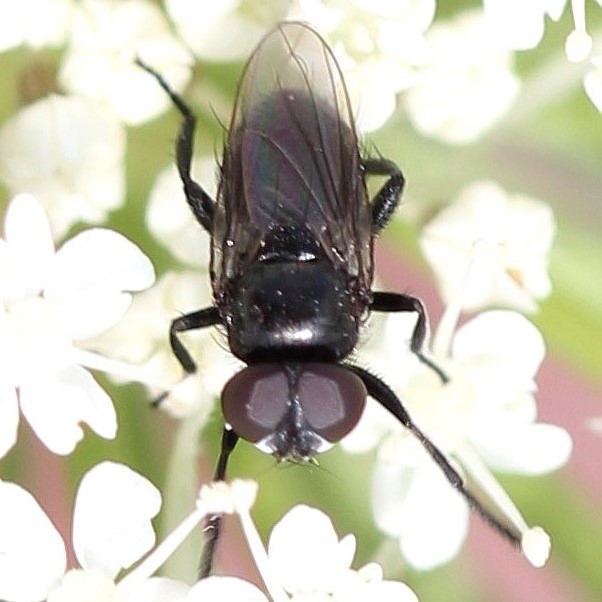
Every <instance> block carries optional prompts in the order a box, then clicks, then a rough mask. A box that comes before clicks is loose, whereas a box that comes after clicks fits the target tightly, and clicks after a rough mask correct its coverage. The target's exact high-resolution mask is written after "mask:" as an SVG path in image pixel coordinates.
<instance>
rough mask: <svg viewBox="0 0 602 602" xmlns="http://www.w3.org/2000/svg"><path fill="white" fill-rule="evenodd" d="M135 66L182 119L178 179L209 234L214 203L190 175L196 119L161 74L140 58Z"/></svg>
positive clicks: (199, 220) (177, 156) (189, 202)
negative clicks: (157, 85) (160, 92)
mask: <svg viewBox="0 0 602 602" xmlns="http://www.w3.org/2000/svg"><path fill="white" fill-rule="evenodd" d="M136 64H137V65H138V66H140V67H142V69H144V70H145V71H146V72H147V73H149V74H150V75H152V76H153V77H154V78H155V79H156V80H157V83H158V84H159V85H160V86H161V87H162V88H163V89H164V90H165V92H166V93H167V94H168V95H169V97H170V98H171V100H172V102H173V103H174V105H175V106H176V108H177V109H178V111H180V114H181V115H182V117H183V121H182V127H181V128H180V132H179V134H178V139H177V141H176V165H177V167H178V173H179V174H180V179H181V180H182V184H183V185H184V193H185V194H186V200H187V201H188V204H189V205H190V208H191V209H192V212H193V213H194V217H195V218H196V220H197V221H198V222H199V223H200V224H201V226H203V228H205V230H207V232H209V234H211V231H212V223H213V213H214V211H215V203H214V201H213V199H212V198H211V197H210V196H209V195H208V194H207V193H206V192H205V190H204V189H203V187H202V186H201V185H200V184H198V183H197V182H195V181H194V180H193V179H192V176H191V175H190V166H191V163H192V147H193V141H194V130H195V127H196V117H195V116H194V113H193V112H192V111H191V110H190V108H189V107H188V105H187V104H186V103H185V102H184V101H183V100H182V99H181V98H180V97H179V96H178V95H177V94H176V93H175V92H174V91H173V90H172V89H171V87H170V86H169V84H168V83H167V82H166V81H165V79H164V78H163V76H162V75H161V74H159V73H158V72H157V71H155V70H154V69H153V68H152V67H150V66H149V65H147V64H146V63H144V62H143V61H142V60H140V58H137V59H136Z"/></svg>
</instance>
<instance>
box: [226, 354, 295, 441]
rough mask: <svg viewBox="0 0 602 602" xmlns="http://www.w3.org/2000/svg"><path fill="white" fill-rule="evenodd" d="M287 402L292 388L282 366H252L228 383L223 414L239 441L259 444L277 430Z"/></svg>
mask: <svg viewBox="0 0 602 602" xmlns="http://www.w3.org/2000/svg"><path fill="white" fill-rule="evenodd" d="M288 400H289V385H288V381H287V378H286V373H285V372H284V370H283V369H282V366H280V365H278V364H265V365H260V366H251V367H249V368H245V369H244V370H241V371H240V372H239V373H238V374H235V375H234V376H233V377H232V378H231V379H230V380H229V381H228V382H227V383H226V386H225V387H224V389H223V391H222V411H223V413H224V418H225V419H226V422H227V423H228V424H230V426H231V427H232V428H233V429H234V432H235V433H236V434H237V435H238V436H239V437H242V438H243V439H245V440H246V441H250V442H251V443H257V442H258V441H261V440H262V439H264V438H265V437H267V436H268V435H271V434H272V433H273V432H274V431H275V430H276V428H277V426H278V423H279V422H280V420H281V419H282V417H283V416H284V414H285V412H286V409H287V407H288Z"/></svg>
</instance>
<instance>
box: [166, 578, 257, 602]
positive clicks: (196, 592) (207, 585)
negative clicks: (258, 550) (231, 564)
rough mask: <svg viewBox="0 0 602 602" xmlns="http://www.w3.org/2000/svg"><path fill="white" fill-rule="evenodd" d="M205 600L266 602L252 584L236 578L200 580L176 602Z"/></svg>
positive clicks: (202, 601) (200, 601)
mask: <svg viewBox="0 0 602 602" xmlns="http://www.w3.org/2000/svg"><path fill="white" fill-rule="evenodd" d="M207 600H244V601H245V602H268V599H267V598H266V597H265V595H264V594H263V593H262V592H261V591H260V590H259V589H258V588H257V587H255V586H254V585H253V584H252V583H249V582H248V581H244V580H243V579H239V578H238V577H221V576H220V577H218V576H212V577H207V578H206V579H202V580H201V581H199V582H198V583H196V584H195V585H193V586H192V587H191V588H190V591H189V592H188V595H186V596H184V597H182V598H178V599H177V601H176V602H207Z"/></svg>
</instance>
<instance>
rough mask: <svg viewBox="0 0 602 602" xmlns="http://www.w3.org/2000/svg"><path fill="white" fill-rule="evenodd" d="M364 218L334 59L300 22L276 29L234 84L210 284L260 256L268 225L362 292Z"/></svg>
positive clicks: (365, 276) (367, 258)
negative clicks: (305, 243)
mask: <svg viewBox="0 0 602 602" xmlns="http://www.w3.org/2000/svg"><path fill="white" fill-rule="evenodd" d="M370 222H371V213H370V207H369V203H368V198H367V193H366V189H365V184H364V178H363V172H362V166H361V160H360V156H359V151H358V145H357V136H356V133H355V127H354V123H353V115H352V112H351V108H350V105H349V99H348V97H347V91H346V89H345V84H344V81H343V78H342V75H341V72H340V70H339V67H338V65H337V63H336V60H335V58H334V56H333V54H332V52H331V50H330V49H329V47H328V46H327V45H326V43H325V42H324V40H323V39H322V38H321V37H320V36H319V35H318V34H317V33H316V32H315V31H314V30H313V29H311V28H309V27H308V26H307V25H304V24H303V23H296V22H289V23H283V24H281V25H279V26H278V27H276V28H275V29H274V30H272V31H271V32H270V33H269V34H268V35H267V36H266V37H265V38H264V39H263V40H262V42H261V43H260V44H259V46H258V47H257V49H256V50H255V52H254V54H253V55H252V56H251V58H250V60H249V62H248V64H247V66H246V68H245V71H244V73H243V76H242V78H241V81H240V84H239V89H238V95H237V99H236V105H235V109H234V114H233V117H232V123H231V126H230V131H229V136H228V141H227V145H226V149H225V153H224V162H223V166H222V181H221V185H220V190H219V192H218V199H217V206H216V214H215V219H214V228H213V279H214V288H215V289H216V290H220V289H221V287H222V286H223V285H224V280H227V279H230V278H232V277H234V276H236V274H237V273H239V272H240V270H243V269H244V266H245V265H246V264H247V262H249V261H253V259H254V258H256V257H257V254H258V252H259V249H260V248H261V246H262V242H263V241H265V239H266V236H269V233H270V231H271V230H273V228H274V227H275V226H283V227H285V228H286V227H287V226H293V227H297V226H298V227H301V228H303V229H304V231H307V232H309V234H310V236H311V237H312V238H313V239H315V241H317V243H318V244H319V245H320V246H321V247H322V249H323V250H324V252H325V253H326V255H327V256H328V257H329V258H330V259H331V260H332V261H333V262H335V263H336V264H340V266H341V268H342V269H345V270H347V271H348V272H349V273H350V275H351V276H357V277H358V278H359V281H360V286H365V288H366V289H367V288H369V284H370V280H371V277H372V265H371V244H372V243H371V238H372V237H371V223H370Z"/></svg>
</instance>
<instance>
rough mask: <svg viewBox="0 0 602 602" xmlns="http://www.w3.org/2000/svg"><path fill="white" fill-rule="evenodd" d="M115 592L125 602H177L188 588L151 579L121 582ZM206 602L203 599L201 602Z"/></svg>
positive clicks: (161, 579)
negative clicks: (119, 594) (120, 595)
mask: <svg viewBox="0 0 602 602" xmlns="http://www.w3.org/2000/svg"><path fill="white" fill-rule="evenodd" d="M117 590H118V591H119V592H120V593H123V594H124V595H125V596H127V602H166V601H167V600H169V601H171V602H177V601H178V600H183V599H185V598H186V594H187V593H188V592H189V591H190V586H189V585H187V584H186V583H182V582H181V581H177V580H176V579H169V578H167V577H151V578H150V579H144V580H143V581H137V580H136V581H133V582H132V581H126V582H121V583H119V584H117ZM236 599H238V600H242V598H236ZM206 600H207V598H204V599H203V602H206Z"/></svg>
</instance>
